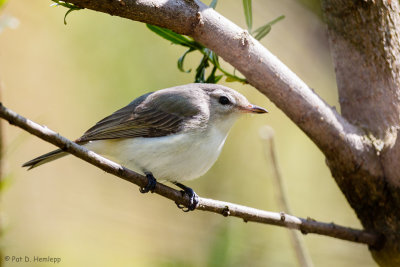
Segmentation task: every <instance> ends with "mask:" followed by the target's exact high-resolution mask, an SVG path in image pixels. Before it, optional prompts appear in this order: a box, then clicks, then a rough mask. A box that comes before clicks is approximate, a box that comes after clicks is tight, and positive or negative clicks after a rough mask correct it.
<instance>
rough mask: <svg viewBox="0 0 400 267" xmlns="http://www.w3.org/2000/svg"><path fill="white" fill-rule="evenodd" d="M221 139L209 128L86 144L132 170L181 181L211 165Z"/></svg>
mask: <svg viewBox="0 0 400 267" xmlns="http://www.w3.org/2000/svg"><path fill="white" fill-rule="evenodd" d="M225 139H226V134H225V135H224V134H222V133H220V132H219V131H218V130H210V131H208V132H205V133H204V132H203V133H191V134H188V133H186V134H176V135H170V136H164V137H154V138H144V137H140V138H130V139H117V140H102V141H94V142H91V143H89V144H88V145H87V147H88V148H89V149H92V150H93V151H95V152H98V153H99V154H104V155H106V156H109V157H110V158H112V159H115V160H116V161H117V162H119V163H120V164H122V165H124V166H125V167H127V168H129V169H132V170H134V171H137V172H140V173H144V172H151V173H152V174H153V175H154V177H155V178H157V179H158V180H167V181H185V180H191V179H195V178H197V177H199V176H201V175H203V174H204V173H206V172H207V171H208V170H209V169H210V168H211V166H212V165H213V164H214V162H215V161H216V160H217V158H218V156H219V154H220V152H221V149H222V146H223V144H224V142H225ZM96 143H98V144H96Z"/></svg>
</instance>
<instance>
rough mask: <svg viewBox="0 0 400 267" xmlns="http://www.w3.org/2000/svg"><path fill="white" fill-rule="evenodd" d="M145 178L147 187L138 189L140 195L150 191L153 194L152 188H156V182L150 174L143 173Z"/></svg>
mask: <svg viewBox="0 0 400 267" xmlns="http://www.w3.org/2000/svg"><path fill="white" fill-rule="evenodd" d="M145 174H146V177H147V185H146V186H145V187H141V188H139V191H140V193H147V192H149V191H151V192H152V193H153V190H154V188H155V187H156V184H157V180H156V178H154V176H153V174H152V173H151V172H145Z"/></svg>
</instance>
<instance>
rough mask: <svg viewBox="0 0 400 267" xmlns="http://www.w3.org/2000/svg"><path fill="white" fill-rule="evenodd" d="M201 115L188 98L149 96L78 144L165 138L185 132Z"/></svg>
mask: <svg viewBox="0 0 400 267" xmlns="http://www.w3.org/2000/svg"><path fill="white" fill-rule="evenodd" d="M199 112H200V109H199V108H198V107H196V106H195V105H192V104H191V103H189V102H188V101H187V99H185V96H179V95H178V96H177V95H176V94H173V95H172V94H165V93H164V94H157V92H155V93H149V94H146V95H143V96H141V97H139V98H137V99H135V100H134V101H132V102H131V103H130V104H129V105H127V106H126V107H123V108H122V109H120V110H117V111H116V112H114V113H113V114H111V115H110V116H108V117H106V118H104V119H102V120H101V121H99V122H98V123H96V125H94V126H93V127H92V128H90V129H89V130H87V131H86V132H85V133H84V134H83V136H82V137H80V138H79V139H78V140H76V141H77V142H78V143H84V142H87V141H94V140H103V139H117V138H132V137H160V136H166V135H170V134H174V133H176V132H178V131H180V130H182V127H183V126H184V124H185V123H186V122H187V121H188V120H190V119H191V118H193V117H194V116H196V115H198V114H199Z"/></svg>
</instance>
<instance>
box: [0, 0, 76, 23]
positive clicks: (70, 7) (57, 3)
mask: <svg viewBox="0 0 400 267" xmlns="http://www.w3.org/2000/svg"><path fill="white" fill-rule="evenodd" d="M0 1H1V0H0ZM51 1H53V2H54V4H52V5H51V6H63V7H66V8H68V11H67V12H66V13H65V15H64V24H65V25H67V16H68V14H69V13H71V12H72V11H75V10H80V9H83V8H82V7H78V6H76V5H74V4H70V3H67V2H65V1H59V0H51Z"/></svg>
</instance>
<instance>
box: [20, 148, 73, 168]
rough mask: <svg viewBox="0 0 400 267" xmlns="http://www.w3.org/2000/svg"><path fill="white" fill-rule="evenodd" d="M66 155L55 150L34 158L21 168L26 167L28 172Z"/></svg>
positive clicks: (61, 151)
mask: <svg viewBox="0 0 400 267" xmlns="http://www.w3.org/2000/svg"><path fill="white" fill-rule="evenodd" d="M67 155H68V153H67V152H65V151H63V150H61V149H57V150H54V151H51V152H49V153H46V154H44V155H41V156H40V157H37V158H34V159H32V160H30V161H28V162H26V163H24V165H22V167H28V170H30V169H33V168H36V167H38V166H40V165H42V164H45V163H48V162H50V161H53V160H56V159H59V158H62V157H64V156H67Z"/></svg>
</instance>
